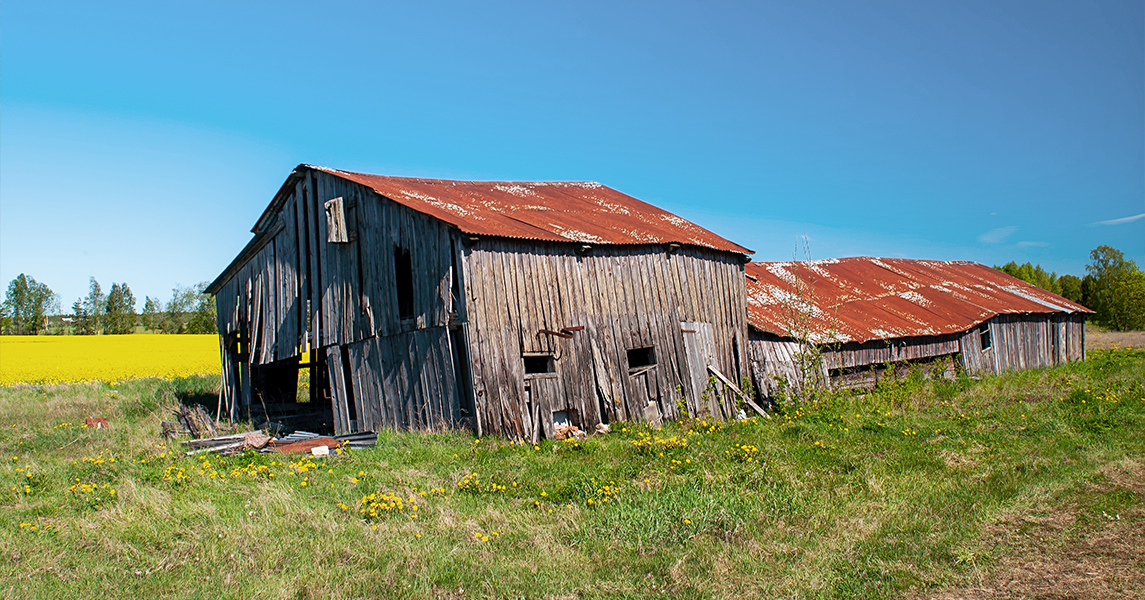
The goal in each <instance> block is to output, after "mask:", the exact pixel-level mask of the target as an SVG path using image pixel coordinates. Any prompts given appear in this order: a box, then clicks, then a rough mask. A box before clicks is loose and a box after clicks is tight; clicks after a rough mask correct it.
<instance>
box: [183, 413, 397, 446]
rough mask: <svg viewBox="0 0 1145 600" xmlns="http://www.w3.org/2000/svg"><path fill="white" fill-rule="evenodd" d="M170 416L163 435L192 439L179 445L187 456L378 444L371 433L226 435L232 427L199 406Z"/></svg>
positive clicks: (232, 429)
mask: <svg viewBox="0 0 1145 600" xmlns="http://www.w3.org/2000/svg"><path fill="white" fill-rule="evenodd" d="M174 413H175V419H176V420H175V421H163V423H162V427H163V436H164V437H166V438H168V439H176V438H179V437H184V436H190V437H191V438H192V439H189V440H184V441H183V442H182V443H183V445H184V446H186V447H187V448H188V450H187V455H188V456H190V455H193V454H201V453H205V452H217V453H219V454H238V453H240V452H245V451H247V450H257V451H259V452H278V453H281V454H303V453H306V454H312V455H314V456H326V455H328V454H329V453H330V451H332V450H335V449H337V448H365V447H368V446H373V445H374V444H375V443H377V441H378V434H376V433H372V432H371V433H352V434H348V435H340V436H335V437H329V436H321V435H318V434H317V433H310V432H309V431H295V432H293V433H291V434H289V435H285V436H282V437H281V438H277V437H273V436H270V435H267V434H266V433H265V432H263V431H240V432H235V433H230V432H233V431H234V430H235V429H236V427H235V426H234V425H226V424H221V423H216V422H215V420H214V419H212V418H211V415H210V413H208V412H207V410H206V409H205V408H203V406H202V405H198V404H196V405H195V406H180V407H179V408H177V409H175V411H174Z"/></svg>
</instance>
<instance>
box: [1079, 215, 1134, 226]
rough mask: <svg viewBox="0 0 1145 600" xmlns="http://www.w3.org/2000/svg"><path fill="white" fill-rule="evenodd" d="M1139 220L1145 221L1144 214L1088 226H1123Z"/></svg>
mask: <svg viewBox="0 0 1145 600" xmlns="http://www.w3.org/2000/svg"><path fill="white" fill-rule="evenodd" d="M1139 219H1145V213H1141V214H1139V215H1133V216H1132V217H1121V218H1120V219H1110V220H1108V221H1098V222H1096V223H1090V226H1091V227H1092V226H1093V225H1124V224H1126V223H1132V222H1134V221H1137V220H1139Z"/></svg>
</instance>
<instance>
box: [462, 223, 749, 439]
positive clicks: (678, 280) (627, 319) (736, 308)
mask: <svg viewBox="0 0 1145 600" xmlns="http://www.w3.org/2000/svg"><path fill="white" fill-rule="evenodd" d="M463 270H464V279H465V282H466V287H465V292H466V295H467V303H468V338H469V340H470V350H469V351H470V358H471V363H472V364H473V380H474V381H473V383H474V389H475V394H476V396H477V404H478V413H479V414H478V417H479V424H480V427H481V429H482V431H483V432H489V433H495V434H502V435H506V436H509V437H515V438H527V437H531V435H532V432H533V430H534V428H535V427H536V424H535V423H534V422H533V414H532V413H531V412H530V410H529V400H530V396H532V397H534V398H535V400H536V402H535V403H536V405H537V406H539V407H542V408H543V409H544V410H543V411H538V413H539V414H540V415H541V416H542V418H541V423H540V425H541V427H542V428H543V429H544V431H545V433H546V435H551V434H552V430H551V428H552V419H551V413H552V412H554V411H562V410H565V411H567V410H573V411H576V413H577V415H578V416H579V421H580V424H581V425H582V426H584V427H586V428H590V429H591V428H593V427H595V425H596V424H597V423H600V422H602V415H601V414H600V406H599V403H598V401H597V390H598V388H599V389H600V392H601V394H602V396H603V397H604V398H605V400H606V402H605V403H604V409H605V415H603V419H606V420H609V421H616V420H641V419H643V418H644V410H645V407H646V406H647V405H648V404H649V402H654V403H656V404H657V406H658V408H659V410H660V411H661V412H662V413H663V414H664V415H665V416H667V417H669V418H674V417H676V416H677V415H676V402H675V401H676V398H677V393H676V386H677V385H682V384H684V383H685V382H686V381H688V380H687V379H685V377H686V363H685V360H686V359H685V351H684V347H683V334H682V332H681V326H680V324H681V323H682V322H687V321H698V322H705V323H710V324H711V325H712V327H713V332H714V337H715V340H716V344H715V345H716V348H715V350H716V360H717V366H718V368H720V369H721V370H722V371H723V372H724V373H725V374H727V375H728V376H729V377H733V378H735V377H738V373H737V371H736V365H737V364H741V363H742V362H743V361H744V360H745V358H744V357H736V356H735V355H734V354H735V352H736V349H735V344H733V342H732V340H733V339H735V338H736V336H737V335H740V336H742V333H739V332H742V331H744V330H745V327H746V323H745V318H746V304H745V302H746V300H745V295H744V291H743V275H742V273H743V266H742V264H741V263H740V262H739V261H738V260H736V258H735V257H732V256H730V255H726V254H722V253H717V252H713V251H707V250H701V249H695V248H682V249H680V250H679V251H678V252H677V253H675V254H667V253H666V252H665V251H664V249H663V248H662V247H660V246H646V247H639V246H638V247H630V246H626V247H617V246H594V247H593V248H592V249H591V250H590V251H589V252H588V253H587V254H586V255H584V256H579V255H577V253H576V252H575V250H574V246H572V245H571V244H555V243H541V242H531V241H529V242H526V241H517V240H508V239H490V238H483V239H481V240H479V241H478V242H477V244H476V245H475V246H473V247H472V248H470V249H468V250H467V251H466V253H465V257H464V269H463ZM567 327H584V329H583V330H582V331H576V332H573V334H572V337H571V338H562V337H558V336H554V335H549V334H544V333H539V332H540V331H541V330H549V331H560V330H561V329H562V328H567ZM648 346H652V347H654V348H655V355H656V368H654V369H652V370H650V371H648V372H646V373H644V374H640V375H637V376H634V377H630V376H629V373H628V358H627V350H629V349H633V348H642V347H648ZM525 353H550V354H552V355H553V356H554V357H555V362H554V365H555V369H556V376H555V377H551V376H550V377H545V376H530V377H529V378H528V380H526V376H525V369H524V362H523V356H524V354H525ZM696 400H698V399H693V398H689V399H688V401H689V404H694V403H695V402H696ZM696 408H697V407H695V406H693V407H692V410H695V409H696Z"/></svg>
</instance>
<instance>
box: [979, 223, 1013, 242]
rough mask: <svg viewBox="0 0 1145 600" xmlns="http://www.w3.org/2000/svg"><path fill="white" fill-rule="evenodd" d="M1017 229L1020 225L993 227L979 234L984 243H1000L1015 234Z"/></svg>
mask: <svg viewBox="0 0 1145 600" xmlns="http://www.w3.org/2000/svg"><path fill="white" fill-rule="evenodd" d="M1017 230H1018V227H1017V226H1016V225H1011V226H1009V227H999V228H997V229H991V230H990V231H987V232H986V233H983V234H982V235H979V236H978V241H979V242H982V243H983V244H1000V243H1002V241H1003V240H1005V239H1006V238H1008V237H1010V236H1011V235H1013V234H1014V232H1015V231H1017Z"/></svg>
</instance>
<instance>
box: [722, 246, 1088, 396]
mask: <svg viewBox="0 0 1145 600" xmlns="http://www.w3.org/2000/svg"><path fill="white" fill-rule="evenodd" d="M745 272H746V277H747V294H748V298H747V304H748V314H749V316H748V322H749V331H750V334H749V337H750V340H751V341H750V342H749V355H750V358H749V362H750V364H751V367H750V371H751V378H752V382H753V383H754V385H755V386H756V388H757V390H758V391H760V392H761V393H762V395H763V396H764V397H768V396H771V395H774V394H775V393H776V392H777V390H778V387H779V386H780V385H791V386H794V387H799V386H801V385H808V384H810V385H819V384H828V385H831V386H833V387H870V386H873V385H874V384H875V383H876V381H877V379H878V378H879V377H880V376H885V375H890V374H893V375H896V376H897V375H901V374H902V372H903V371H905V370H909V369H910V368H912V366H917V365H919V364H920V363H921V364H925V365H926V368H927V369H928V371H930V372H937V373H943V374H946V375H952V374H953V373H954V371H955V369H956V368H961V369H964V370H966V371H968V372H992V373H1001V372H1002V371H1008V370H1014V369H1027V368H1033V367H1044V366H1050V365H1056V364H1060V363H1064V362H1069V361H1075V360H1082V359H1084V357H1085V315H1086V314H1088V313H1090V312H1091V311H1090V310H1089V309H1087V308H1085V307H1083V306H1081V305H1079V304H1075V303H1073V302H1070V301H1069V300H1066V299H1065V298H1062V297H1060V296H1058V295H1056V294H1053V293H1050V292H1047V291H1045V290H1043V289H1041V288H1038V287H1036V286H1033V285H1031V284H1028V283H1026V282H1024V281H1022V280H1020V279H1017V278H1014V277H1011V276H1009V275H1006V274H1005V273H1002V272H1000V271H997V270H995V269H991V268H990V267H987V266H985V265H981V264H977V263H970V262H959V261H956V262H942V261H930V260H906V259H893V258H868V257H858V258H843V259H831V260H816V261H805V262H761V263H750V264H748V265H747V266H746V269H745ZM801 363H802V368H800V365H801ZM888 368H893V369H894V371H890V372H888V370H887V369H888Z"/></svg>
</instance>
